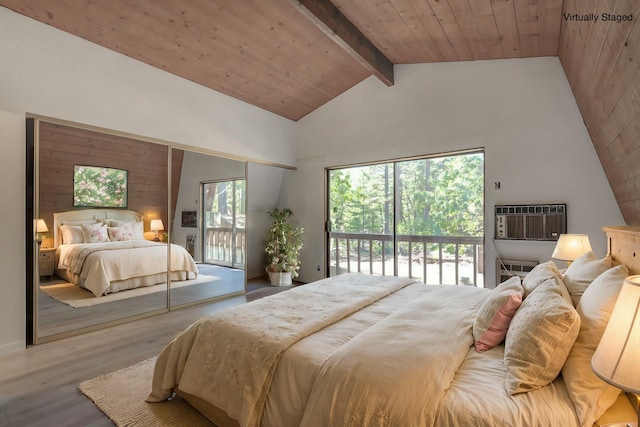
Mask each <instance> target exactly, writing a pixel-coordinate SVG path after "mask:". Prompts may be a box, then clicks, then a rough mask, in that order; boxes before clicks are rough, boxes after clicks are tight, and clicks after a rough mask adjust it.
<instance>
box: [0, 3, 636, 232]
mask: <svg viewBox="0 0 640 427" xmlns="http://www.w3.org/2000/svg"><path fill="white" fill-rule="evenodd" d="M0 5H1V6H4V7H7V8H9V9H11V10H13V11H15V12H17V13H21V14H23V15H26V16H29V17H31V18H33V19H35V20H38V21H41V22H43V23H46V24H49V25H51V26H53V27H56V28H58V29H60V30H63V31H66V32H68V33H71V34H74V35H77V36H79V37H82V38H84V39H86V40H89V41H91V42H93V43H96V44H99V45H101V46H104V47H106V48H108V49H112V50H114V51H117V52H120V53H122V54H125V55H127V56H130V57H132V58H135V59H137V60H140V61H142V62H145V63H147V64H150V65H152V66H154V67H157V68H160V69H162V70H165V71H167V72H169V73H172V74H175V75H178V76H181V77H183V78H185V79H188V80H191V81H194V82H196V83H198V84H201V85H203V86H206V87H208V88H211V89H214V90H217V91H219V92H222V93H226V94H228V95H230V96H233V97H235V98H238V99H240V100H243V101H245V102H248V103H250V104H253V105H256V106H258V107H260V108H263V109H265V110H268V111H271V112H273V113H275V114H278V115H281V116H283V117H287V118H289V119H291V120H299V119H300V118H302V117H304V116H305V115H307V114H309V113H310V112H312V111H314V110H315V109H317V108H318V107H319V106H321V105H323V104H325V103H326V102H328V101H329V100H331V99H333V98H335V97H336V96H338V95H339V94H341V93H343V92H345V91H346V90H348V89H349V88H351V87H353V86H355V85H356V84H358V83H359V82H360V81H362V80H363V79H365V78H367V77H369V76H371V75H374V76H376V77H377V78H378V79H379V80H380V81H381V84H386V85H388V86H391V85H393V65H394V64H413V63H426V62H440V61H471V60H481V59H503V58H522V57H536V56H559V57H560V60H561V62H562V64H563V67H564V69H565V72H566V74H567V77H568V79H569V82H570V84H571V86H572V88H573V91H574V94H575V96H576V99H577V102H578V105H579V107H580V109H581V111H582V114H583V117H584V120H585V123H586V126H587V128H588V130H589V133H590V135H591V138H592V140H593V143H594V146H595V148H596V150H597V152H598V155H599V156H600V159H601V161H602V165H603V167H604V170H605V172H606V174H607V176H608V178H609V181H610V183H611V186H612V188H613V191H614V194H615V195H616V198H617V200H618V203H619V205H620V208H621V210H622V212H623V215H624V217H625V220H626V221H627V223H628V224H631V225H640V166H638V165H640V150H639V149H638V146H639V145H640V139H639V138H640V114H638V112H639V111H640V71H639V66H640V55H639V49H640V25H637V21H638V19H640V15H639V13H640V2H638V1H637V0H605V1H603V0H564V2H563V0H331V1H329V0H303V1H294V0H217V1H214V0H189V1H186V2H179V1H175V0H56V1H42V0H0ZM602 13H610V14H616V15H627V16H628V15H631V16H632V20H631V21H622V20H621V21H620V22H616V21H613V22H612V21H605V20H604V19H603V18H602ZM589 14H594V15H589ZM585 16H588V17H591V16H598V17H599V19H598V20H597V21H595V20H591V21H589V20H586V19H584V17H585ZM579 17H582V19H579Z"/></svg>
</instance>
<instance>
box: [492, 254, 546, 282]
mask: <svg viewBox="0 0 640 427" xmlns="http://www.w3.org/2000/svg"><path fill="white" fill-rule="evenodd" d="M536 265H538V261H527V260H516V259H503V260H502V262H501V261H500V258H496V286H497V285H499V284H500V283H502V282H504V281H505V280H507V279H509V278H510V277H512V276H518V277H520V278H521V279H522V278H524V276H526V275H527V273H529V272H530V271H531V270H533V268H534V267H535V266H536Z"/></svg>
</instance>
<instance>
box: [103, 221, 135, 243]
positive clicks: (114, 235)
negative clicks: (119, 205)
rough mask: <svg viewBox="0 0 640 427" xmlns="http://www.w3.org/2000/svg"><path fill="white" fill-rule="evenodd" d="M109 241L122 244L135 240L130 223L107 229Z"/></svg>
mask: <svg viewBox="0 0 640 427" xmlns="http://www.w3.org/2000/svg"><path fill="white" fill-rule="evenodd" d="M107 233H108V234H109V240H111V241H112V242H121V241H124V240H133V231H132V230H131V226H130V224H129V223H127V224H125V225H123V226H121V227H107Z"/></svg>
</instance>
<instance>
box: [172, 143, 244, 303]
mask: <svg viewBox="0 0 640 427" xmlns="http://www.w3.org/2000/svg"><path fill="white" fill-rule="evenodd" d="M172 153H173V154H172V162H173V164H174V165H180V166H179V167H175V168H174V173H175V174H174V176H173V178H172V181H171V182H172V195H175V196H176V203H175V209H174V215H173V217H172V225H171V242H172V243H173V245H172V248H174V247H175V245H180V246H182V247H184V248H186V249H187V251H189V253H190V254H191V256H192V257H193V259H194V260H195V261H196V265H197V268H198V277H197V280H195V281H193V282H190V281H182V282H180V281H171V287H170V289H171V290H170V293H171V295H170V301H171V307H181V306H185V305H190V304H193V303H195V302H200V301H203V300H207V299H211V298H217V297H221V296H224V295H230V294H236V293H242V292H244V291H245V283H246V274H245V265H246V230H245V222H246V221H245V211H246V203H247V200H246V179H245V176H246V172H245V170H246V162H243V161H239V160H231V159H225V158H222V157H218V156H213V155H211V154H206V153H200V152H196V151H191V150H185V149H180V148H172ZM178 170H179V171H180V173H179V175H178V174H177V172H178ZM190 283H191V284H190Z"/></svg>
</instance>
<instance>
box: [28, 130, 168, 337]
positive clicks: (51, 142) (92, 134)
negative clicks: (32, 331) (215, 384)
mask: <svg viewBox="0 0 640 427" xmlns="http://www.w3.org/2000/svg"><path fill="white" fill-rule="evenodd" d="M36 123H37V124H38V132H37V133H36V134H37V135H38V140H37V143H36V150H37V151H36V152H37V155H36V159H37V199H36V200H37V203H36V205H35V209H34V213H35V216H36V219H37V220H38V221H37V223H40V224H41V229H42V230H43V231H41V232H40V233H38V236H37V240H38V241H39V244H37V247H36V253H37V256H38V258H37V263H36V268H37V277H35V278H34V279H35V280H34V282H35V284H36V291H37V299H36V301H37V308H36V310H37V311H36V314H37V316H36V319H37V338H38V339H44V338H46V337H50V336H56V335H59V334H65V333H69V332H72V331H75V330H80V329H85V328H90V327H94V326H96V325H100V324H105V323H109V322H113V321H119V320H122V319H127V318H135V317H137V316H140V315H144V314H147V313H154V312H158V311H162V310H166V309H167V268H166V260H167V255H166V254H167V247H166V244H164V245H162V244H160V243H158V242H153V238H154V237H155V232H153V231H152V224H156V223H158V224H161V223H165V224H166V223H167V221H168V218H169V203H168V182H169V180H168V166H169V157H168V155H169V147H168V146H166V145H162V144H156V143H152V142H147V141H142V140H137V139H134V138H129V137H123V136H119V135H115V134H109V133H105V132H100V131H96V130H91V129H83V128H79V127H74V126H68V125H64V124H59V123H49V122H46V121H42V120H39V121H37V122H36ZM37 231H38V230H37V225H36V232H37ZM154 244H155V245H158V246H154ZM111 246H115V247H117V248H119V249H120V250H122V251H125V250H126V251H129V252H131V253H134V254H135V253H138V252H140V253H142V252H144V251H149V255H148V256H150V257H151V258H149V259H150V260H153V261H151V262H153V263H155V264H156V265H154V266H153V267H149V266H138V265H136V262H137V261H135V259H136V258H134V257H126V256H125V257H124V258H117V257H116V253H118V251H116V250H112V248H111ZM147 246H149V247H148V248H147ZM125 248H126V249H125ZM99 253H104V258H98V254H99ZM141 256H143V255H141ZM144 256H146V255H144ZM140 259H144V258H140ZM129 261H130V263H131V265H126V263H127V262H129ZM157 264H159V265H157ZM87 269H89V270H88V271H87ZM120 270H122V271H120ZM111 279H112V282H113V283H109V280H111Z"/></svg>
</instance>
